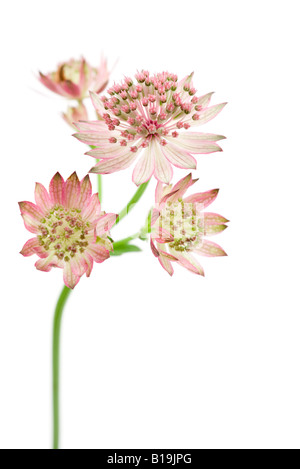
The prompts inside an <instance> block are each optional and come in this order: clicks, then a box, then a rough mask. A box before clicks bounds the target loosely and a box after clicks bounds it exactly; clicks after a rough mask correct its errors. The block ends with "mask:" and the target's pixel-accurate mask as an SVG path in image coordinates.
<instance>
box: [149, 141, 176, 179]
mask: <svg viewBox="0 0 300 469" xmlns="http://www.w3.org/2000/svg"><path fill="white" fill-rule="evenodd" d="M151 147H152V148H151V150H152V151H153V152H154V156H155V169H154V175H155V177H156V179H157V180H158V181H160V182H164V183H166V184H168V183H169V182H170V181H171V179H172V176H173V169H172V166H171V165H170V163H169V161H168V160H167V158H166V157H165V155H164V154H163V152H162V147H161V145H160V143H158V140H157V139H156V138H155V139H154V140H153V141H152V142H151Z"/></svg>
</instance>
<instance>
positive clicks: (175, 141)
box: [75, 71, 226, 185]
mask: <svg viewBox="0 0 300 469" xmlns="http://www.w3.org/2000/svg"><path fill="white" fill-rule="evenodd" d="M192 77H193V74H191V75H189V76H186V77H185V78H183V79H182V80H181V81H179V82H178V81H177V76H176V75H174V74H172V73H167V72H163V73H158V74H156V75H153V76H149V72H147V71H142V72H140V73H137V74H136V76H135V78H136V83H134V81H133V80H132V79H131V78H127V77H125V79H124V82H123V83H121V84H120V85H118V84H115V85H114V86H112V87H111V88H109V89H108V90H107V92H108V93H109V95H110V96H109V97H107V96H98V95H97V94H95V93H91V99H92V101H93V104H94V106H95V108H96V111H97V113H98V115H99V117H100V118H101V119H102V120H100V121H90V122H78V123H77V124H76V126H77V128H78V130H79V133H77V134H75V137H77V138H78V139H79V140H80V141H81V142H84V143H87V144H88V145H93V146H95V147H97V148H95V149H93V150H91V151H88V152H87V153H86V154H87V155H90V156H93V157H94V158H98V159H100V162H99V163H98V164H96V166H94V167H93V168H92V169H91V172H92V173H100V174H108V173H113V172H115V171H119V170H121V169H125V168H128V167H129V166H130V165H131V164H132V163H133V162H134V161H135V160H136V159H137V158H138V156H140V158H139V160H138V162H137V164H136V166H135V168H134V171H133V181H134V182H135V184H136V185H140V184H142V183H144V182H146V181H148V180H149V179H150V178H151V176H152V175H153V174H154V176H155V177H156V179H158V180H159V181H161V182H164V183H169V182H170V181H171V179H172V175H173V169H172V165H174V166H177V167H178V168H189V169H195V168H196V164H197V163H196V160H195V158H194V157H193V156H192V155H191V153H212V152H216V151H222V150H221V148H220V147H219V145H218V144H217V143H216V141H218V140H222V139H223V138H225V137H223V136H222V135H214V134H207V133H200V132H191V131H187V130H188V129H189V128H190V127H193V126H196V125H201V124H205V123H206V122H208V121H210V120H211V119H213V118H214V117H215V116H216V115H217V114H218V113H219V112H220V111H221V110H222V109H223V107H224V106H225V104H226V103H222V104H217V105H215V106H211V107H209V103H210V99H211V96H212V94H213V93H208V94H206V95H204V96H201V97H197V96H196V90H195V89H194V87H193V83H192Z"/></svg>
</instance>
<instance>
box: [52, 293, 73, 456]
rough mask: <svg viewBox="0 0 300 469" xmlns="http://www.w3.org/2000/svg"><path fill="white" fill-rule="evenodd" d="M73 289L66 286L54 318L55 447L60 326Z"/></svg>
mask: <svg viewBox="0 0 300 469" xmlns="http://www.w3.org/2000/svg"><path fill="white" fill-rule="evenodd" d="M71 291H72V290H71V289H70V288H68V287H66V286H64V287H63V289H62V292H61V294H60V296H59V298H58V301H57V304H56V308H55V313H54V320H53V349H52V353H53V355H52V369H53V449H58V447H59V348H60V347H59V346H60V326H61V318H62V314H63V310H64V306H65V304H66V302H67V299H68V297H69V295H70V293H71Z"/></svg>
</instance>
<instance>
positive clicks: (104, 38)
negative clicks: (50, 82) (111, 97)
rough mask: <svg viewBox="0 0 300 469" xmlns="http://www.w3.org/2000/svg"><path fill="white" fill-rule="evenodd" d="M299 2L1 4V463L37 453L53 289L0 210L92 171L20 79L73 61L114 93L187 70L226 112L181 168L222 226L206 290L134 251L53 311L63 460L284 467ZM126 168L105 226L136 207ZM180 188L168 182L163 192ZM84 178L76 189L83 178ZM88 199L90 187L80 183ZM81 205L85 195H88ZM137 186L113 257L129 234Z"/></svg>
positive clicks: (292, 425) (109, 187)
mask: <svg viewBox="0 0 300 469" xmlns="http://www.w3.org/2000/svg"><path fill="white" fill-rule="evenodd" d="M298 6H299V2H298V1H274V0H273V1H267V0H264V1H251V2H241V1H228V0H227V1H209V2H208V1H205V2H204V1H184V2H182V1H177V0H173V1H171V2H167V1H160V0H159V1H156V0H152V1H150V2H141V1H135V0H134V1H132V0H131V1H130V2H129V3H128V2H123V1H118V0H115V1H114V2H107V3H105V2H99V1H91V0H90V1H89V0H85V1H84V2H82V1H74V0H73V1H66V0H65V1H53V0H52V1H51V2H50V3H49V2H46V3H45V2H40V1H29V0H27V1H26V2H23V1H12V2H9V3H8V2H6V3H5V6H3V5H2V12H1V28H0V31H1V33H0V34H1V46H2V55H1V77H0V79H1V88H0V92H1V101H0V103H1V107H0V110H1V112H0V116H1V117H0V118H1V142H2V143H1V148H2V151H1V168H2V169H1V176H2V177H1V185H0V189H1V199H0V200H1V277H2V283H1V291H2V293H1V325H0V327H1V330H0V347H1V370H0V377H1V385H0V393H1V401H0V412H1V415H0V420H1V422H0V437H1V440H0V446H1V447H2V448H48V447H50V445H51V333H52V331H51V328H52V318H53V309H54V306H55V302H56V299H57V297H58V294H59V292H60V290H61V287H62V272H61V271H59V270H53V271H52V272H51V273H42V272H39V271H36V270H35V268H34V262H35V259H34V258H33V257H29V258H23V257H22V256H21V255H20V254H19V251H20V249H21V248H22V245H23V244H24V243H25V241H26V240H27V239H28V238H29V237H31V235H30V233H29V232H27V231H26V229H25V228H24V225H23V223H22V219H21V217H20V215H19V211H18V206H17V202H18V201H20V200H30V201H33V191H34V183H35V182H36V181H39V182H41V183H43V184H44V185H48V183H49V181H50V178H51V177H52V176H53V175H54V173H55V172H56V171H57V170H59V171H60V172H61V174H62V175H63V176H64V177H65V178H66V177H68V176H69V175H70V174H71V172H73V171H74V170H76V171H77V172H78V174H79V176H80V177H83V176H84V175H85V174H86V173H87V171H88V170H89V169H90V167H91V163H92V160H91V158H90V157H88V156H84V155H83V154H84V151H86V148H85V146H84V145H83V144H82V143H80V142H78V141H77V140H76V139H74V138H73V137H71V133H72V131H71V129H70V128H69V127H68V126H67V125H66V124H65V123H64V122H63V121H62V120H61V118H60V116H59V113H60V112H61V111H63V110H64V109H65V107H66V102H65V101H64V99H63V98H60V97H59V96H55V95H53V94H51V92H48V90H46V89H45V88H43V87H42V85H40V84H39V83H38V82H37V80H36V74H37V71H38V70H39V69H40V70H42V71H43V72H48V71H50V70H52V69H54V68H55V66H56V64H57V63H58V62H60V61H64V60H67V59H69V58H70V57H79V56H80V55H81V54H83V55H84V56H85V57H86V58H87V59H88V60H89V62H90V63H92V64H94V65H97V64H98V62H99V60H100V56H101V53H103V54H104V55H105V56H107V57H108V59H109V65H110V66H112V65H113V64H114V62H115V61H116V60H118V62H117V65H116V67H115V68H114V70H113V74H112V80H116V81H119V80H121V79H122V76H123V75H124V74H125V75H131V76H132V75H133V74H134V73H135V71H136V70H137V69H142V68H146V69H149V70H150V71H152V72H156V71H161V70H166V69H167V70H170V71H172V72H174V73H177V74H178V75H179V77H182V76H183V75H186V74H188V73H190V72H191V71H192V70H194V71H195V80H194V84H195V86H196V88H197V89H198V94H204V93H206V92H209V91H215V92H216V93H215V95H214V98H213V104H216V103H218V102H223V101H228V102H229V104H228V106H227V107H226V108H225V109H224V110H223V111H222V113H221V114H220V115H219V116H218V117H217V118H216V119H214V120H213V121H211V122H210V123H209V124H207V125H206V126H205V128H204V127H203V128H201V129H199V130H204V131H211V132H214V133H222V134H225V135H226V136H227V137H228V139H227V140H226V141H224V142H222V146H223V149H224V152H223V153H217V154H212V155H198V156H197V160H198V169H197V171H195V175H197V176H198V177H199V178H200V179H199V182H198V184H197V185H198V187H197V190H198V191H202V190H203V191H204V190H208V189H213V188H215V187H220V189H221V190H220V194H219V198H218V200H217V201H216V202H215V203H214V205H213V206H212V207H211V209H212V210H213V211H215V212H219V213H221V214H223V215H225V216H226V217H227V218H229V219H230V220H231V223H230V228H229V229H228V230H227V231H226V232H224V233H223V234H221V235H219V236H218V237H217V238H215V240H216V241H217V242H219V243H220V244H221V245H222V246H223V247H224V248H225V250H226V251H227V252H228V254H229V256H228V257H227V258H219V259H213V258H212V259H209V258H203V266H204V269H205V273H206V277H205V278H201V277H198V276H196V275H193V274H191V273H189V272H188V271H186V270H185V269H182V268H180V267H179V266H177V268H176V272H175V274H174V276H173V278H170V277H169V276H168V274H167V273H166V272H165V271H163V270H162V269H161V267H160V265H159V264H158V262H157V260H156V259H155V258H154V256H153V255H152V253H151V252H150V250H149V246H148V245H147V243H142V242H139V244H140V245H141V246H142V247H143V248H144V252H143V253H134V254H128V255H124V256H123V257H119V258H112V259H110V260H109V261H106V262H105V263H103V264H102V265H95V268H94V271H93V273H92V276H91V278H90V279H86V278H82V279H81V281H80V283H79V285H78V286H77V287H76V289H75V291H74V292H73V293H72V295H71V297H70V300H69V303H68V305H67V308H66V310H65V314H64V319H63V330H62V350H61V351H62V375H61V376H62V379H61V405H62V409H61V421H62V435H61V445H62V447H63V448H160V449H162V448H173V449H178V448H299V447H300V445H299V441H300V439H299V438H300V431H299V420H300V404H299V393H300V378H299V348H300V345H299V344H300V342H299V329H300V318H299V285H300V281H299V261H300V259H299V257H300V256H299V247H298V246H299V228H300V225H299V218H300V214H299V149H298V143H297V139H296V137H297V136H298V134H299V97H300V93H299V87H300V81H299V70H298V64H299V39H300V38H299V11H298ZM131 170H132V168H131V169H129V170H126V171H123V172H120V173H117V174H114V175H110V176H105V177H104V202H103V208H104V209H105V210H106V211H116V212H118V211H119V210H120V209H121V208H122V207H123V205H124V204H125V203H126V202H127V200H128V199H129V197H130V196H131V195H132V194H133V192H134V190H135V186H134V185H133V183H132V182H131ZM184 174H186V172H185V171H184V170H181V171H180V170H178V172H176V175H175V178H174V179H175V180H176V179H178V178H179V177H182V176H183V175H184ZM92 177H93V176H92ZM94 182H95V179H94ZM94 187H95V190H96V184H95V186H94ZM154 188H155V181H154V180H153V181H152V183H151V185H150V187H149V188H148V190H147V193H146V194H145V196H144V197H143V199H142V201H141V202H140V206H139V207H137V208H136V210H135V211H133V212H132V213H131V215H130V216H128V218H127V219H126V221H125V220H124V222H122V224H120V226H119V227H117V228H116V229H115V230H114V231H113V232H112V235H113V237H114V238H115V239H119V238H120V237H123V236H126V235H129V234H131V233H134V232H135V231H136V230H137V229H139V227H140V226H141V224H142V223H143V221H144V218H145V215H146V213H147V211H148V208H149V207H150V205H151V204H152V203H153V191H154Z"/></svg>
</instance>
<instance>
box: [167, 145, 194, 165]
mask: <svg viewBox="0 0 300 469" xmlns="http://www.w3.org/2000/svg"><path fill="white" fill-rule="evenodd" d="M162 152H163V154H164V155H165V157H166V158H167V160H168V161H169V162H170V163H171V164H173V165H174V166H176V167H177V168H186V169H196V167H197V161H196V160H195V158H194V157H193V156H192V155H190V154H189V153H188V152H187V151H185V150H184V149H183V148H180V147H179V146H178V145H173V144H172V143H168V144H167V145H166V146H164V147H163V148H162Z"/></svg>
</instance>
